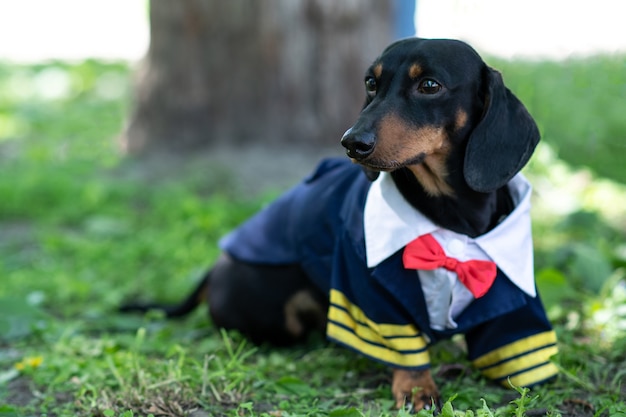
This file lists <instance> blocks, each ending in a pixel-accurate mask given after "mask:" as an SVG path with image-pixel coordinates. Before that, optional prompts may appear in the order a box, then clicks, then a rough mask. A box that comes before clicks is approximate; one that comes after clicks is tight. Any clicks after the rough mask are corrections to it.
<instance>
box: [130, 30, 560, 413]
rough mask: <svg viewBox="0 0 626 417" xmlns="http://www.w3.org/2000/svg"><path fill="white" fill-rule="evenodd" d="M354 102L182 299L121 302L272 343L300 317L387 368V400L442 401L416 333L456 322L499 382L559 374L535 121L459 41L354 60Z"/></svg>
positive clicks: (427, 334)
mask: <svg viewBox="0 0 626 417" xmlns="http://www.w3.org/2000/svg"><path fill="white" fill-rule="evenodd" d="M364 89H365V96H366V101H365V105H364V106H363V109H362V111H361V113H360V115H359V116H358V118H357V120H356V122H355V123H354V125H353V126H352V127H351V128H350V129H348V131H347V132H346V133H345V134H344V135H343V137H342V138H341V145H343V147H344V148H345V151H346V154H347V156H348V158H345V157H344V158H329V159H326V160H323V161H322V162H321V163H320V164H319V166H318V167H317V169H316V170H315V171H314V172H313V173H312V174H311V175H309V176H308V177H307V178H305V179H304V180H303V181H302V182H301V183H300V184H298V185H296V186H295V187H294V188H292V189H291V190H289V191H288V192H286V193H285V194H283V195H282V196H280V197H279V198H278V199H277V200H276V201H275V202H273V203H272V204H270V205H269V206H267V207H265V208H264V209H263V210H261V211H260V212H259V213H257V214H256V215H254V216H253V217H252V218H251V219H249V220H248V221H246V222H245V223H244V224H243V225H241V226H240V227H238V228H237V229H235V230H234V231H233V232H231V233H230V234H228V235H227V236H226V237H224V238H223V239H222V240H221V241H220V248H221V249H222V254H221V255H220V257H219V259H218V260H217V261H216V263H215V264H214V266H213V267H212V268H211V269H210V270H209V271H208V272H207V273H206V275H205V276H204V278H203V279H202V282H201V283H200V284H199V285H198V286H197V288H196V289H195V290H194V291H193V292H192V293H191V294H190V295H189V296H188V298H187V299H186V300H184V301H183V302H181V303H180V304H176V305H170V306H168V305H161V304H130V305H126V306H124V307H122V310H123V311H140V312H145V311H147V310H150V309H162V310H163V311H165V314H166V315H167V316H168V317H180V316H184V315H185V314H187V313H189V312H190V311H192V310H193V309H194V308H195V307H196V306H197V305H198V304H199V303H201V302H207V303H208V306H209V313H210V317H211V319H212V321H213V323H214V324H215V325H216V326H219V327H222V328H226V329H236V330H238V331H240V332H241V333H242V334H244V335H246V336H247V337H248V338H250V339H251V340H252V341H253V342H254V343H270V344H274V345H279V346H286V345H291V344H294V343H297V342H302V341H304V340H305V339H306V338H307V337H308V335H309V334H310V333H311V332H315V331H318V332H324V333H326V336H327V338H328V339H329V340H331V341H333V342H336V343H338V344H340V345H343V346H345V347H348V348H350V349H353V350H355V351H357V352H359V353H361V354H363V355H365V356H367V357H369V358H371V359H373V360H376V361H379V362H383V363H385V364H387V365H388V366H389V367H390V368H391V369H392V371H393V372H392V384H391V391H392V395H393V397H394V400H395V402H396V406H397V407H403V406H407V405H410V406H412V407H413V409H414V410H419V409H423V408H426V409H430V408H431V407H437V406H438V405H439V404H440V394H439V390H438V388H437V385H436V384H435V382H434V380H433V378H432V375H431V371H430V368H431V364H430V359H429V356H428V348H429V346H430V345H432V344H433V343H436V342H437V341H438V340H442V339H446V338H450V337H451V336H452V335H454V334H463V335H464V336H465V340H466V343H467V350H468V352H467V353H468V357H469V359H470V360H471V362H472V364H473V365H474V366H475V367H477V368H478V369H479V370H480V371H481V372H482V374H483V375H484V376H485V377H487V378H489V379H491V380H494V381H496V382H500V383H502V384H503V385H507V384H509V383H513V384H515V385H518V386H530V385H534V384H538V383H542V382H545V381H548V380H550V379H552V378H553V377H555V376H556V374H557V368H556V366H555V365H554V364H553V363H551V361H550V358H551V356H553V355H554V354H555V353H557V340H556V336H555V333H554V331H553V330H552V327H551V324H550V322H549V321H548V319H547V317H546V314H545V312H544V308H543V306H542V303H541V300H540V298H539V295H538V294H537V292H536V286H535V283H534V277H533V255H532V237H531V234H530V217H529V205H530V203H529V197H530V192H531V191H530V185H529V184H528V182H527V181H526V179H525V178H524V177H523V176H522V174H520V173H519V171H520V170H521V169H522V168H523V167H524V165H525V164H526V163H527V162H528V160H529V158H530V157H531V155H532V153H533V151H534V149H535V147H536V145H537V143H538V141H539V136H540V135H539V131H538V128H537V126H536V124H535V122H534V121H533V119H532V117H531V116H530V114H529V113H528V111H527V110H526V108H525V107H524V105H523V104H522V103H521V102H520V101H519V100H518V99H517V98H516V97H515V95H514V94H513V93H512V92H511V91H510V90H509V89H508V88H507V87H506V86H505V85H504V83H503V80H502V76H501V75H500V73H498V72H497V71H496V70H494V69H492V68H490V67H489V66H488V65H487V64H485V62H484V61H483V60H482V59H481V58H480V56H479V55H478V54H477V53H476V52H475V51H474V49H472V48H471V47H470V46H469V45H467V44H466V43H464V42H461V41H457V40H447V39H421V38H409V39H404V40H400V41H397V42H395V43H393V44H391V45H390V46H388V47H387V48H386V49H385V50H384V51H383V53H382V54H381V55H380V56H379V57H378V58H377V59H376V60H375V61H374V62H373V64H372V65H371V66H370V67H369V69H367V72H366V73H365V78H364Z"/></svg>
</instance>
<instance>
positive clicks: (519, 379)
mask: <svg viewBox="0 0 626 417" xmlns="http://www.w3.org/2000/svg"><path fill="white" fill-rule="evenodd" d="M558 373H559V370H558V368H557V367H556V365H555V364H553V363H547V364H545V365H544V366H540V367H538V368H535V369H530V370H529V371H528V372H523V373H521V374H519V375H515V376H512V377H511V378H510V380H511V384H513V385H515V386H517V387H527V386H529V385H533V384H536V383H538V382H541V381H544V380H546V379H548V378H551V377H553V376H555V375H557V374H558ZM502 385H504V386H505V387H507V388H508V387H510V385H509V380H508V379H505V380H504V381H502Z"/></svg>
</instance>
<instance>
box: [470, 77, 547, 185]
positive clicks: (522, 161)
mask: <svg viewBox="0 0 626 417" xmlns="http://www.w3.org/2000/svg"><path fill="white" fill-rule="evenodd" d="M486 85H487V94H486V98H485V109H484V111H483V118H482V120H481V121H480V122H479V124H478V125H477V126H476V127H475V128H474V131H473V132H472V134H471V136H470V138H469V140H468V143H467V149H466V153H465V166H464V168H463V174H464V176H465V181H466V182H467V184H468V185H469V186H470V187H471V188H472V189H473V190H475V191H479V192H491V191H494V190H497V189H498V188H500V187H502V186H503V185H505V184H506V183H507V182H508V181H509V180H510V179H511V178H513V177H514V176H515V174H517V173H518V172H519V171H520V170H521V169H522V168H523V167H524V165H526V162H528V160H529V159H530V156H531V155H532V153H533V151H534V149H535V146H537V143H538V142H539V129H538V128H537V125H536V124H535V121H534V120H533V118H532V117H531V116H530V114H529V113H528V111H527V110H526V108H525V107H524V105H523V104H522V102H521V101H519V100H518V99H517V97H515V96H514V95H513V93H511V91H509V89H508V88H506V86H505V85H504V82H503V81H502V76H501V75H500V73H498V72H497V71H495V70H493V69H491V68H487V69H486Z"/></svg>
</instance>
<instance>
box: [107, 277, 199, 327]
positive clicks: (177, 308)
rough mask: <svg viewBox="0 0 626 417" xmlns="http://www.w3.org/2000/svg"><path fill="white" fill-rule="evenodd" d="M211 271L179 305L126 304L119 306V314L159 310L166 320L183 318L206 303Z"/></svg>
mask: <svg viewBox="0 0 626 417" xmlns="http://www.w3.org/2000/svg"><path fill="white" fill-rule="evenodd" d="M210 277H211V271H210V270H209V271H208V272H207V273H206V274H205V275H204V277H202V280H201V281H200V283H199V284H198V285H197V286H196V288H195V289H194V290H193V291H192V292H191V293H190V294H189V295H188V296H187V297H186V298H185V299H184V300H183V301H181V302H180V303H177V304H159V303H128V304H123V305H122V306H120V308H119V311H120V312H121V313H147V312H148V311H150V310H160V311H162V312H164V313H165V316H166V317H167V318H176V317H183V316H186V315H187V314H189V313H191V312H192V311H193V310H195V308H196V307H198V305H200V304H201V303H203V302H205V301H206V298H207V294H208V290H209V280H210Z"/></svg>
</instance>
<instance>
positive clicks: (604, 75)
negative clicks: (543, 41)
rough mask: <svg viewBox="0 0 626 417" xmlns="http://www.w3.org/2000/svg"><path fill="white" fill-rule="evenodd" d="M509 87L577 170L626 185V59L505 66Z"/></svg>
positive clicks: (510, 63)
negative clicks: (587, 170)
mask: <svg viewBox="0 0 626 417" xmlns="http://www.w3.org/2000/svg"><path fill="white" fill-rule="evenodd" d="M491 65H493V66H494V67H496V68H498V69H499V70H501V72H502V74H503V77H504V81H505V83H506V84H507V85H508V86H509V88H510V89H511V90H512V91H514V92H515V93H516V94H517V95H518V97H519V98H520V99H521V100H522V102H523V103H524V104H525V105H526V106H527V108H528V110H529V111H530V113H531V114H532V115H533V116H534V117H535V119H536V120H537V122H538V124H539V128H540V130H541V132H542V135H543V139H544V140H545V141H547V142H548V143H550V144H551V145H552V146H553V148H554V149H555V150H556V151H557V153H558V156H559V157H560V158H561V159H563V160H565V161H567V162H569V163H570V164H572V165H574V166H576V167H588V168H590V169H592V170H593V171H594V172H596V173H597V174H599V175H601V176H604V177H607V178H611V179H614V180H617V181H620V182H622V183H624V182H626V164H624V162H623V161H622V160H621V156H623V155H626V117H625V116H624V115H626V100H624V97H626V56H625V55H606V56H597V57H593V58H570V59H567V60H564V61H558V62H547V61H539V62H533V61H526V62H524V61H502V60H495V59H494V60H492V62H491Z"/></svg>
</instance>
